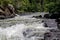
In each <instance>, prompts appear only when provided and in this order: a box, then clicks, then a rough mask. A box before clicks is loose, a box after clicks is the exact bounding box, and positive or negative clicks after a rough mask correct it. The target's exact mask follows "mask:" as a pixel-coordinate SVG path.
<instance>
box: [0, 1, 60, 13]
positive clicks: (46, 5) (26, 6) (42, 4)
mask: <svg viewBox="0 0 60 40" xmlns="http://www.w3.org/2000/svg"><path fill="white" fill-rule="evenodd" d="M4 1H6V2H5V3H7V4H12V5H13V6H14V7H15V8H16V10H17V11H18V12H49V13H59V12H60V0H0V5H3V4H4Z"/></svg>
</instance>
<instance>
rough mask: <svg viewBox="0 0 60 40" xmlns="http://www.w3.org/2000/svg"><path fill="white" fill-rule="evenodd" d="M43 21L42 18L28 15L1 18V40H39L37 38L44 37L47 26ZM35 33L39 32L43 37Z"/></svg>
mask: <svg viewBox="0 0 60 40" xmlns="http://www.w3.org/2000/svg"><path fill="white" fill-rule="evenodd" d="M41 21H42V20H41V19H36V18H31V17H30V18H29V17H27V16H22V17H21V16H17V17H15V18H12V19H5V20H0V23H2V24H3V25H0V40H38V39H37V38H43V34H44V33H45V32H47V28H45V27H44V23H41ZM5 26H6V27H5ZM27 29H28V31H27ZM34 34H39V35H40V36H41V37H40V36H36V35H34ZM32 35H34V36H32Z"/></svg>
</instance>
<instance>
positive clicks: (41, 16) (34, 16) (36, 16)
mask: <svg viewBox="0 0 60 40" xmlns="http://www.w3.org/2000/svg"><path fill="white" fill-rule="evenodd" d="M33 18H42V16H41V15H39V16H33Z"/></svg>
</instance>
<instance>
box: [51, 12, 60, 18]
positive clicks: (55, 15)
mask: <svg viewBox="0 0 60 40" xmlns="http://www.w3.org/2000/svg"><path fill="white" fill-rule="evenodd" d="M50 18H51V19H57V18H60V14H58V13H57V14H52V15H51V16H50Z"/></svg>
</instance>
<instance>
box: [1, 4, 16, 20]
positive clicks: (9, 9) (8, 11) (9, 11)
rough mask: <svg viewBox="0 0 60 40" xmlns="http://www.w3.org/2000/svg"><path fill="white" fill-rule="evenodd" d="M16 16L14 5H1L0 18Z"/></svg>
mask: <svg viewBox="0 0 60 40" xmlns="http://www.w3.org/2000/svg"><path fill="white" fill-rule="evenodd" d="M15 16H16V15H15V9H14V7H13V5H11V4H9V5H8V6H6V7H4V6H0V19H6V18H13V17H15Z"/></svg>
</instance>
